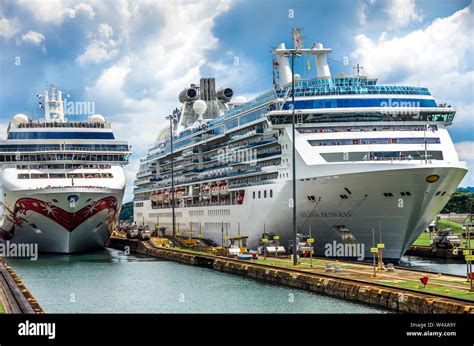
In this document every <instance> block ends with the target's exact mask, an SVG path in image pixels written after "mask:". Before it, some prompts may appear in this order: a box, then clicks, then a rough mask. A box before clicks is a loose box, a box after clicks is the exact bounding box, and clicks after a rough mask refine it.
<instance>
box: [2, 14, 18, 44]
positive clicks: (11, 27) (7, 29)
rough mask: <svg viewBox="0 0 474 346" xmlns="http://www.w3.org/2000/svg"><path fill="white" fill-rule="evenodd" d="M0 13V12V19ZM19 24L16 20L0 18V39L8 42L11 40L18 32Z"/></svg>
mask: <svg viewBox="0 0 474 346" xmlns="http://www.w3.org/2000/svg"><path fill="white" fill-rule="evenodd" d="M1 16H2V13H1V12H0V17H1ZM20 28H21V26H20V23H19V21H18V19H16V18H13V19H7V18H0V37H3V38H5V39H6V40H9V39H10V38H12V37H13V36H14V35H15V34H16V33H17V32H18V31H20Z"/></svg>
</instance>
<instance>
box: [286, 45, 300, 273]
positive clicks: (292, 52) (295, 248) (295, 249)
mask: <svg viewBox="0 0 474 346" xmlns="http://www.w3.org/2000/svg"><path fill="white" fill-rule="evenodd" d="M288 55H290V56H291V109H292V120H291V133H292V137H293V145H292V156H293V158H292V166H293V167H292V169H293V265H294V266H296V265H298V258H297V257H298V243H297V241H296V238H297V237H296V138H295V122H296V119H295V56H301V54H300V53H298V51H297V49H290V50H289V53H288Z"/></svg>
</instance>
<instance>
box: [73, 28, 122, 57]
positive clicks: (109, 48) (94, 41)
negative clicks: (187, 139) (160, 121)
mask: <svg viewBox="0 0 474 346" xmlns="http://www.w3.org/2000/svg"><path fill="white" fill-rule="evenodd" d="M113 34H114V31H113V29H112V27H111V26H110V25H108V24H100V25H99V27H98V29H97V34H92V33H90V34H89V36H90V41H89V44H88V45H87V47H86V48H85V51H84V53H82V54H81V55H79V56H78V57H77V58H76V61H77V62H78V63H79V64H80V65H86V64H89V63H93V64H100V63H103V62H105V61H109V60H111V59H113V58H114V57H116V56H117V54H118V49H117V47H118V46H119V44H120V42H118V41H115V40H113V39H112V36H113Z"/></svg>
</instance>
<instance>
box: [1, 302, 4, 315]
mask: <svg viewBox="0 0 474 346" xmlns="http://www.w3.org/2000/svg"><path fill="white" fill-rule="evenodd" d="M4 313H5V308H4V307H3V304H2V303H1V302H0V314H4Z"/></svg>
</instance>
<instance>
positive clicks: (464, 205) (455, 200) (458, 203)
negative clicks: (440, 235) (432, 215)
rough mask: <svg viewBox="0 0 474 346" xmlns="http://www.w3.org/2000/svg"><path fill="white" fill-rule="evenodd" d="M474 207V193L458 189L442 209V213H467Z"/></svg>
mask: <svg viewBox="0 0 474 346" xmlns="http://www.w3.org/2000/svg"><path fill="white" fill-rule="evenodd" d="M473 208H474V193H472V192H469V191H468V190H459V191H456V192H455V193H454V194H453V195H452V196H451V198H450V200H449V201H448V203H447V204H446V206H445V207H444V209H443V210H442V211H441V214H448V213H456V214H466V213H469V212H472V209H473Z"/></svg>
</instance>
